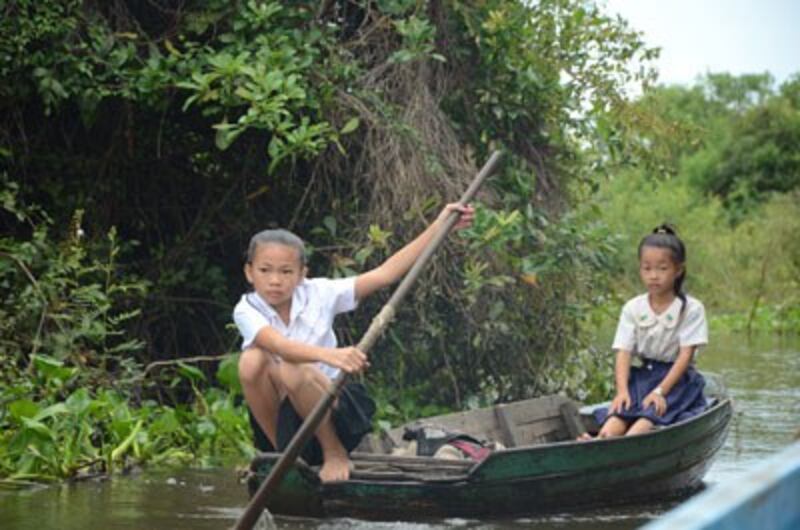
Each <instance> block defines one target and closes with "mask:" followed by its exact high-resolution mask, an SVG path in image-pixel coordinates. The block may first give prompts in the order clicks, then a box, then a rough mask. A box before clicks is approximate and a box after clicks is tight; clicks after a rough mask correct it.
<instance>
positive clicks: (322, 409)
mask: <svg viewBox="0 0 800 530" xmlns="http://www.w3.org/2000/svg"><path fill="white" fill-rule="evenodd" d="M499 161H500V152H499V151H495V152H494V153H492V156H491V157H490V158H489V160H488V162H486V164H484V166H483V168H482V169H481V170H480V172H479V173H478V174H477V175H476V176H475V179H474V180H473V181H472V184H470V186H469V188H467V191H465V192H464V194H463V195H462V196H461V198H460V199H459V201H458V202H459V203H461V204H467V203H469V202H470V201H471V200H472V198H473V197H474V196H475V193H477V191H478V188H480V186H481V184H483V182H484V181H485V180H486V178H488V177H489V175H491V174H492V173H494V171H495V170H496V169H497V166H498V163H499ZM459 216H460V213H459V212H451V213H450V215H449V216H448V217H447V219H445V222H444V225H443V226H442V228H441V229H440V230H439V231H438V232H437V233H436V235H434V237H433V239H432V240H431V241H430V242H429V243H428V245H427V246H426V247H425V248H424V249H423V251H422V253H421V254H420V255H419V257H418V258H417V260H416V261H415V262H414V265H413V266H412V267H411V270H409V271H408V273H407V274H406V276H405V277H404V278H403V281H402V282H400V285H398V286H397V289H395V291H394V294H392V297H391V298H390V299H389V301H388V302H386V304H385V305H384V306H383V309H381V311H380V312H379V313H378V314H377V315H376V316H375V318H373V319H372V322H371V323H370V325H369V328H368V329H367V332H366V333H365V334H364V336H363V337H362V338H361V341H360V342H359V343H358V349H359V350H361V351H363V352H364V353H368V352H369V350H370V349H371V348H372V346H373V345H374V344H375V342H376V341H377V340H378V338H379V337H380V336H381V335H382V334H383V332H384V331H385V330H386V328H387V327H388V326H389V323H390V322H391V321H392V320H393V319H394V315H395V312H396V310H397V307H398V306H399V305H400V302H401V301H402V300H403V298H404V297H405V296H406V294H408V292H409V290H410V289H411V285H412V284H413V283H414V282H415V281H416V279H417V278H418V277H419V275H420V272H421V271H422V269H423V267H425V265H427V263H428V261H430V258H431V256H433V253H434V252H436V250H437V249H438V248H439V247H440V246H441V244H442V241H444V239H445V237H447V234H448V232H450V229H452V228H453V226H454V225H455V224H456V222H457V221H458V218H459ZM346 382H347V373H346V372H344V371H342V372H340V373H339V375H338V376H337V377H336V378H335V379H334V380H333V383H332V384H331V386H330V388H329V390H328V392H327V393H326V394H325V395H324V396H323V397H322V399H320V400H319V402H318V403H317V405H316V406H315V407H314V409H313V410H312V411H311V413H310V414H309V415H308V416H307V417H306V419H305V420H304V421H303V424H302V425H301V426H300V429H299V430H298V431H297V432H296V433H295V435H294V437H293V438H292V440H291V441H290V442H289V445H288V446H287V447H286V449H285V450H284V451H283V453H282V454H281V456H280V458H279V459H278V461H277V462H276V463H275V465H274V466H272V469H271V470H270V472H269V475H267V478H266V479H265V480H264V482H262V483H261V486H260V487H259V488H258V491H257V492H256V494H255V495H253V498H252V499H250V503H249V504H248V505H247V507H246V508H245V510H244V513H242V515H241V517H239V520H238V521H237V522H236V526H234V529H235V530H250V529H251V528H253V526H254V525H255V524H256V522H257V521H258V518H259V516H260V515H261V514H262V513H263V511H264V507H265V506H266V504H267V499H268V498H269V496H270V494H271V493H272V492H273V491H274V490H275V489H276V488H277V487H278V486H279V485H280V482H281V480H283V476H284V475H285V474H286V472H287V471H288V470H289V468H290V467H291V466H292V464H294V461H295V460H297V456H298V455H299V454H300V451H302V449H303V447H304V446H305V444H306V442H308V440H310V439H311V437H312V436H313V435H314V433H315V432H316V430H317V428H318V427H319V424H320V422H322V419H323V417H324V416H325V414H326V413H327V412H328V410H329V409H330V408H331V406H332V405H333V402H334V401H335V400H336V397H337V396H338V395H339V392H340V391H341V390H342V388H343V387H344V385H345V383H346Z"/></svg>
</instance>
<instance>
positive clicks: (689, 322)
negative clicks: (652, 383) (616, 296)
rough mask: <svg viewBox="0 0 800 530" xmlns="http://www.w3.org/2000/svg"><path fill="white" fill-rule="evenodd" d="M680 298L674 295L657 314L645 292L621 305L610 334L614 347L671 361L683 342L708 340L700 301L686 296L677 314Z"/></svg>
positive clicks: (692, 343) (699, 345) (690, 342)
mask: <svg viewBox="0 0 800 530" xmlns="http://www.w3.org/2000/svg"><path fill="white" fill-rule="evenodd" d="M681 305H682V302H681V299H680V298H678V297H675V300H673V301H672V304H670V306H669V307H668V308H667V310H666V311H664V312H662V313H661V314H660V315H657V314H656V313H655V312H654V311H653V308H652V307H650V302H649V300H648V295H647V294H646V293H645V294H642V295H639V296H636V297H634V298H632V299H630V300H628V302H627V303H626V304H625V305H624V306H623V308H622V313H621V315H620V317H619V324H618V325H617V332H616V335H615V336H614V344H613V346H612V348H613V349H614V350H626V351H630V352H631V353H632V354H633V355H635V356H638V357H641V358H643V359H650V360H654V361H664V362H674V361H675V360H676V359H677V358H678V352H679V351H680V348H681V347H683V346H697V348H696V349H695V355H697V352H698V351H699V350H700V347H701V346H703V345H705V344H708V323H707V322H706V311H705V308H704V307H703V304H702V302H700V301H699V300H697V299H696V298H692V297H691V296H688V295H687V296H686V307H685V308H684V309H683V314H681Z"/></svg>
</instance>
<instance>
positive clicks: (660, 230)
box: [653, 224, 675, 236]
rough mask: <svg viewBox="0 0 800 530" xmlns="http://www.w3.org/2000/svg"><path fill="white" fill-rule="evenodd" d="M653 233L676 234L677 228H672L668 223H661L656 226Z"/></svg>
mask: <svg viewBox="0 0 800 530" xmlns="http://www.w3.org/2000/svg"><path fill="white" fill-rule="evenodd" d="M653 233H654V234H670V235H673V236H674V235H675V229H674V228H672V227H671V226H670V225H668V224H663V225H659V226H657V227H655V228H654V229H653Z"/></svg>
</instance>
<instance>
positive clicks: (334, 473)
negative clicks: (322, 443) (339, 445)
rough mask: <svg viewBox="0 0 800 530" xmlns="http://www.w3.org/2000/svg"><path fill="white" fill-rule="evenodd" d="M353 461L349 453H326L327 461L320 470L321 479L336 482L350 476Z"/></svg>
mask: <svg viewBox="0 0 800 530" xmlns="http://www.w3.org/2000/svg"><path fill="white" fill-rule="evenodd" d="M350 468H351V462H350V459H349V458H348V457H347V453H345V454H342V455H339V454H336V455H326V458H325V462H323V464H322V467H321V468H320V470H319V479H320V480H321V481H322V482H335V481H339V480H347V479H349V478H350Z"/></svg>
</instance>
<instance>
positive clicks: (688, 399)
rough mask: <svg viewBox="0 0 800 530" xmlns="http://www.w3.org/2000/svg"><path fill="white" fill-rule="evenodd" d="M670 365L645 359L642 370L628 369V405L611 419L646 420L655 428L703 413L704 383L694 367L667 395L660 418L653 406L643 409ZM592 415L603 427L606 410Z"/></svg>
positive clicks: (690, 368)
mask: <svg viewBox="0 0 800 530" xmlns="http://www.w3.org/2000/svg"><path fill="white" fill-rule="evenodd" d="M672 365H673V363H665V362H661V361H651V360H645V361H644V364H643V365H642V366H641V367H638V366H633V367H631V374H630V377H629V378H628V392H629V393H630V396H631V406H630V408H628V409H626V410H623V411H622V412H621V413H614V414H611V416H618V417H620V418H622V419H623V420H626V421H629V422H632V421H635V420H637V419H639V418H647V419H648V420H650V421H652V422H653V423H654V424H655V425H671V424H673V423H677V422H679V421H681V420H684V419H686V418H690V417H692V416H696V415H697V414H700V413H701V412H703V410H705V408H706V398H705V396H704V395H703V388H704V387H705V386H706V381H705V379H704V378H703V376H702V375H700V373H699V372H698V371H697V370H695V369H694V367H693V366H690V367H689V368H688V369H687V370H686V373H684V374H683V376H681V378H680V379H679V380H678V382H677V383H676V384H675V386H674V387H673V388H672V390H670V392H669V394H667V396H666V398H667V411H666V412H665V413H664V415H663V416H658V415H657V414H656V410H655V407H654V406H653V405H650V406H649V407H647V408H646V409H645V408H642V402H643V401H644V398H645V397H647V394H649V393H650V392H652V391H653V389H655V388H656V387H657V386H658V385H659V384H660V383H661V381H663V380H664V378H665V377H666V376H667V373H668V372H669V371H670V369H671V368H672ZM594 416H595V418H596V419H597V422H598V423H599V424H601V425H602V424H603V422H605V421H606V420H607V419H608V417H609V414H608V408H605V407H604V408H601V409H597V410H595V411H594Z"/></svg>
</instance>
